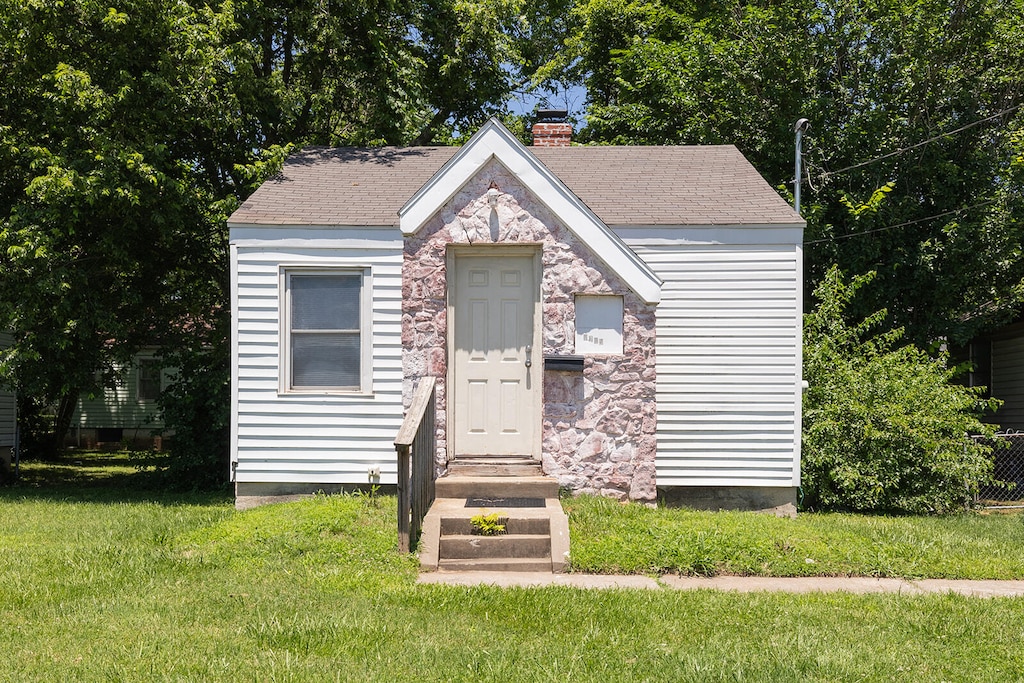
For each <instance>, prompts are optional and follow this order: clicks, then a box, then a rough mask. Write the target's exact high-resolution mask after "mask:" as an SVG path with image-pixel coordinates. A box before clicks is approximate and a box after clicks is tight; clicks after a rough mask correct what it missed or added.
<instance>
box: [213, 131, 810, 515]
mask: <svg viewBox="0 0 1024 683" xmlns="http://www.w3.org/2000/svg"><path fill="white" fill-rule="evenodd" d="M570 132H571V131H570V130H568V126H567V125H565V124H558V123H555V124H536V125H535V127H534V134H535V139H538V138H539V139H544V140H545V141H546V142H548V143H549V144H550V143H551V141H552V139H554V146H543V147H541V146H537V145H536V143H535V145H534V146H533V147H527V146H524V145H523V144H521V143H520V142H519V141H518V140H517V139H516V138H515V137H514V136H513V135H512V134H511V133H510V132H509V131H508V130H506V129H505V128H504V127H503V126H502V125H501V124H500V123H498V122H497V121H493V120H492V121H490V122H489V123H487V124H486V125H485V126H484V127H483V128H482V129H481V130H480V131H478V132H477V134H476V135H475V136H473V138H472V139H471V140H470V141H469V142H468V143H467V144H466V145H464V146H463V147H460V148H439V147H414V148H383V149H352V148H348V149H322V148H321V149H308V150H305V151H303V152H300V153H298V154H295V155H293V156H292V157H290V158H289V159H288V160H287V161H286V162H285V165H284V168H283V170H282V172H281V174H280V175H279V176H277V177H275V178H273V179H271V180H269V181H267V182H266V183H264V185H263V186H262V187H260V188H259V189H258V190H257V191H256V192H255V193H254V194H253V195H252V197H250V198H249V200H248V201H247V202H245V203H244V204H243V205H242V206H241V207H240V208H239V209H238V210H237V211H236V212H235V213H234V214H233V215H232V217H231V219H230V221H229V226H230V232H231V234H230V243H231V246H230V249H231V292H232V302H231V303H232V311H233V333H232V353H233V358H234V361H233V375H232V384H233V390H232V454H231V459H232V477H233V480H234V482H235V485H236V495H237V496H238V497H239V499H242V498H245V497H249V496H275V495H287V494H294V493H302V492H310V491H316V490H332V489H337V488H340V487H344V486H354V485H359V484H364V485H365V484H366V483H367V481H368V477H369V475H370V473H371V472H375V471H377V470H378V468H379V471H380V482H381V483H384V484H389V483H394V482H395V477H396V462H395V454H394V447H393V441H394V439H395V435H396V433H397V431H398V428H399V426H400V424H401V422H402V417H403V406H408V404H409V401H410V399H411V395H412V392H413V389H414V386H415V384H416V382H417V381H418V380H419V379H420V378H422V377H425V376H432V377H434V378H436V383H437V395H436V396H437V400H436V415H435V418H436V425H437V454H436V467H437V470H438V472H440V473H442V474H443V473H444V472H445V470H446V468H447V466H448V463H449V461H451V460H453V459H456V458H458V457H464V456H473V455H504V456H518V457H523V458H528V459H534V460H538V461H540V463H541V465H542V467H543V471H544V473H545V474H546V475H548V476H550V477H554V478H556V479H557V480H558V482H559V485H560V486H562V487H564V488H567V489H570V490H572V491H575V492H595V493H601V494H604V495H609V496H614V497H617V498H621V499H627V498H628V499H633V500H641V501H650V500H653V499H654V498H655V497H656V496H657V495H658V494H659V492H660V493H661V495H663V496H664V497H666V498H668V499H669V500H673V501H678V502H684V503H687V504H692V505H697V506H702V507H753V508H778V507H786V506H788V507H790V508H791V507H792V504H793V502H794V501H795V497H796V489H797V486H798V485H799V477H800V467H799V466H800V400H801V344H800V335H801V312H802V301H801V292H802V253H801V245H802V239H803V227H804V222H803V221H802V220H801V219H800V218H799V216H797V215H796V214H795V213H794V212H793V210H792V209H791V208H790V207H789V206H788V205H787V204H786V203H785V202H784V201H783V200H782V198H780V197H779V195H778V194H777V193H776V192H775V191H774V190H773V189H772V188H771V187H770V186H769V185H768V184H767V183H766V182H765V181H764V179H762V178H761V177H760V175H758V173H757V171H756V170H755V169H754V168H753V167H752V166H751V165H750V164H749V163H748V162H747V161H746V159H744V158H743V156H742V155H741V154H740V153H739V151H738V150H736V148H734V147H732V146H702V147H595V146H575V147H574V146H569V145H568V136H569V133H570Z"/></svg>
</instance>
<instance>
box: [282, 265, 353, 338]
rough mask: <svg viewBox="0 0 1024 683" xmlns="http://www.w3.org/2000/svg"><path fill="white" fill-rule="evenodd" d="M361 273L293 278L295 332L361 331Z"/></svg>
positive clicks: (296, 276)
mask: <svg viewBox="0 0 1024 683" xmlns="http://www.w3.org/2000/svg"><path fill="white" fill-rule="evenodd" d="M361 280H362V277H361V276H360V275H359V274H358V273H349V274H345V275H292V329H295V330H358V329H359V286H360V282H361Z"/></svg>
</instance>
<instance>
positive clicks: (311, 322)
mask: <svg viewBox="0 0 1024 683" xmlns="http://www.w3.org/2000/svg"><path fill="white" fill-rule="evenodd" d="M362 285H363V274H362V273H359V272H344V273H308V274H307V273H302V274H298V273H292V274H290V276H289V277H288V285H287V286H288V297H289V299H288V300H289V305H290V310H289V323H290V328H289V339H288V342H289V353H290V371H291V376H290V378H289V382H288V385H289V386H288V388H290V389H315V388H322V389H347V390H358V389H359V388H360V383H361V376H362V367H361V359H362V340H361V326H360V322H361V321H360V306H361V299H362V296H361V290H362Z"/></svg>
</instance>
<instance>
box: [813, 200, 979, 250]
mask: <svg viewBox="0 0 1024 683" xmlns="http://www.w3.org/2000/svg"><path fill="white" fill-rule="evenodd" d="M995 202H996V200H995V199H989V200H988V201H984V202H978V203H977V204H971V205H970V206H965V207H963V208H961V209H953V210H951V211H944V212H943V213H937V214H935V215H934V216H927V217H925V218H915V219H914V220H912V221H904V222H903V223H896V224H894V225H887V226H885V227H884V228H872V229H871V230H863V231H861V232H851V233H850V234H849V235H836V236H835V237H822V238H821V239H816V240H810V241H809V242H804V245H808V244H821V243H822V242H837V241H839V240H845V239H848V238H850V237H860V236H862V235H870V234H872V233H876V232H885V231H886V230H894V229H896V228H904V227H906V226H908V225H915V224H917V223H924V222H925V221H931V220H935V219H936V218H944V217H945V216H952V215H954V214H960V213H966V212H967V211H971V210H972V209H977V208H980V207H982V206H988V205H989V204H994V203H995Z"/></svg>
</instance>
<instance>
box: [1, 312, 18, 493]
mask: <svg viewBox="0 0 1024 683" xmlns="http://www.w3.org/2000/svg"><path fill="white" fill-rule="evenodd" d="M10 344H11V335H9V334H7V333H5V332H0V348H7V347H8V346H9V345H10ZM17 428H18V402H17V399H16V397H15V395H14V392H13V391H9V390H7V389H2V388H0V469H2V468H4V467H8V466H10V464H11V456H12V455H13V453H14V441H15V438H16V433H17ZM2 478H3V476H2V474H0V479H2Z"/></svg>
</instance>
